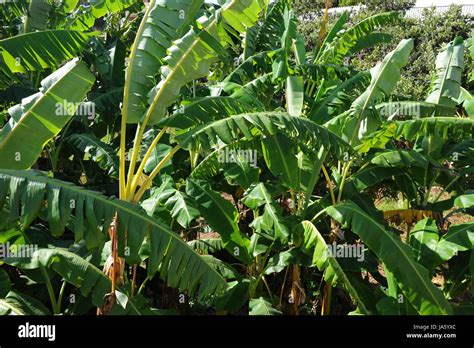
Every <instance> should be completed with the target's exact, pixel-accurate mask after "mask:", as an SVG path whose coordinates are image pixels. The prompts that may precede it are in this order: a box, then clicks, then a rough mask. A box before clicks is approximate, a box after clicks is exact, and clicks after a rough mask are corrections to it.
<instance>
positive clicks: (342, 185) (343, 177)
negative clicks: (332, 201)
mask: <svg viewBox="0 0 474 348" xmlns="http://www.w3.org/2000/svg"><path fill="white" fill-rule="evenodd" d="M351 165H352V160H350V161H349V163H347V165H346V166H345V167H344V173H343V174H342V180H341V186H340V187H339V193H338V194H337V203H340V202H341V198H342V189H343V188H344V183H345V182H346V177H347V173H348V172H349V169H350V168H351Z"/></svg>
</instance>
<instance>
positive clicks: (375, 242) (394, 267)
mask: <svg viewBox="0 0 474 348" xmlns="http://www.w3.org/2000/svg"><path fill="white" fill-rule="evenodd" d="M326 212H327V213H328V214H329V215H330V216H331V217H332V218H333V219H335V220H337V221H338V222H340V223H341V224H342V225H343V226H344V227H350V228H351V230H352V231H353V232H354V233H355V234H357V235H358V236H359V237H360V239H361V240H362V241H363V242H364V243H365V244H366V245H367V246H368V247H369V248H370V250H372V251H373V252H374V253H375V254H376V255H377V256H378V257H379V258H380V259H381V260H382V262H383V263H384V265H385V267H386V268H387V269H388V270H389V271H390V273H392V274H393V276H394V277H395V279H396V281H397V284H398V286H399V287H400V289H401V291H402V292H403V294H404V295H405V297H406V298H407V300H408V301H409V302H410V303H411V305H412V306H413V307H414V308H415V309H416V310H417V311H418V313H420V314H428V315H434V314H438V315H440V314H444V315H446V314H452V308H451V306H450V305H449V303H448V302H447V300H446V299H445V298H444V296H443V294H442V292H441V291H440V290H439V289H438V288H437V287H436V286H435V285H434V284H433V283H431V277H430V274H429V273H428V270H427V269H426V268H424V267H423V266H422V265H420V264H418V263H417V262H416V261H415V260H414V255H413V251H412V250H411V248H410V247H409V246H408V245H406V244H404V243H403V242H402V241H401V240H400V238H399V237H398V236H397V235H396V234H395V233H393V232H391V231H388V230H387V229H386V228H385V227H384V226H383V225H381V224H380V223H378V222H377V221H375V220H374V219H373V218H372V217H371V216H369V215H368V214H367V213H365V212H364V211H362V210H361V209H360V208H359V207H358V206H357V205H355V204H354V203H352V202H350V203H342V204H339V205H336V206H331V207H328V208H326Z"/></svg>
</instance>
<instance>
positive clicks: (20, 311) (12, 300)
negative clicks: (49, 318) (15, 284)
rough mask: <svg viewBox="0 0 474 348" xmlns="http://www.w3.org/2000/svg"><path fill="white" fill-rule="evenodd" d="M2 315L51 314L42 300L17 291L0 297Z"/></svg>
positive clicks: (0, 312)
mask: <svg viewBox="0 0 474 348" xmlns="http://www.w3.org/2000/svg"><path fill="white" fill-rule="evenodd" d="M0 315H51V312H50V311H49V309H47V308H46V307H45V306H44V305H43V304H42V303H41V302H40V301H38V300H36V299H34V298H32V297H30V296H27V295H25V294H22V293H20V292H17V291H10V292H9V293H8V295H7V296H6V297H5V298H3V299H0Z"/></svg>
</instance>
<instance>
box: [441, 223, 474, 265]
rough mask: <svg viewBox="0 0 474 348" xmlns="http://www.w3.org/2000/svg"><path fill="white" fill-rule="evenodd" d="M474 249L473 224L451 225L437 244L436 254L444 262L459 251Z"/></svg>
mask: <svg viewBox="0 0 474 348" xmlns="http://www.w3.org/2000/svg"><path fill="white" fill-rule="evenodd" d="M472 248H474V223H472V222H471V223H465V224H457V225H451V226H450V227H449V229H448V232H447V233H446V234H445V235H443V236H442V237H441V238H440V240H439V243H438V247H437V252H438V254H439V256H440V257H441V259H442V260H444V261H446V260H449V259H451V258H452V257H453V256H454V255H457V253H458V252H459V251H466V250H470V249H472Z"/></svg>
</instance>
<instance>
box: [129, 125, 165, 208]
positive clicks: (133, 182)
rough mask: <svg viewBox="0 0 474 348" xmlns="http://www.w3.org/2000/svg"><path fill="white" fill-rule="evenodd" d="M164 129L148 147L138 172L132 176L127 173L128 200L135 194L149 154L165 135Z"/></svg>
mask: <svg viewBox="0 0 474 348" xmlns="http://www.w3.org/2000/svg"><path fill="white" fill-rule="evenodd" d="M166 129H167V127H164V128H163V129H162V130H161V131H160V132H159V133H158V134H157V135H156V137H155V139H153V142H152V143H151V145H150V147H149V148H148V150H147V152H146V153H145V156H144V157H143V159H142V161H141V163H140V167H138V170H137V172H136V174H133V172H132V173H131V172H130V171H129V173H128V177H127V178H128V182H129V185H127V199H130V198H132V197H133V194H134V193H135V190H136V188H137V186H138V182H139V180H140V176H141V175H142V173H143V170H144V169H145V165H146V163H147V161H148V159H149V158H150V156H151V154H152V153H153V149H154V148H155V147H156V145H157V144H158V142H159V141H160V139H161V137H162V136H163V134H165V132H166ZM130 168H132V166H130Z"/></svg>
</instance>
